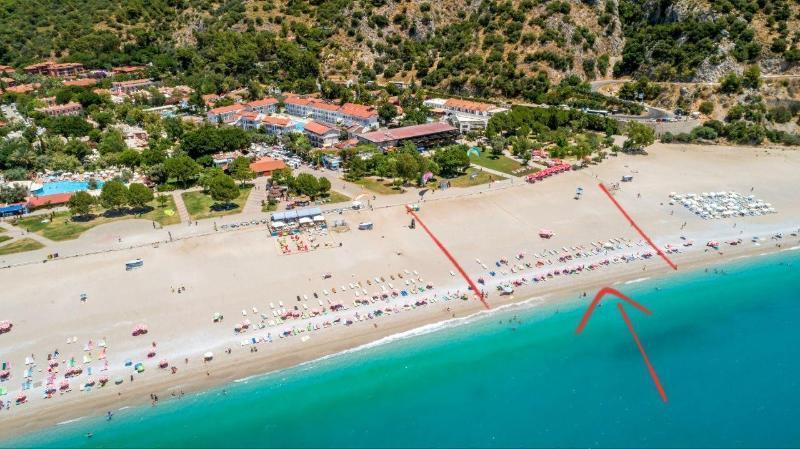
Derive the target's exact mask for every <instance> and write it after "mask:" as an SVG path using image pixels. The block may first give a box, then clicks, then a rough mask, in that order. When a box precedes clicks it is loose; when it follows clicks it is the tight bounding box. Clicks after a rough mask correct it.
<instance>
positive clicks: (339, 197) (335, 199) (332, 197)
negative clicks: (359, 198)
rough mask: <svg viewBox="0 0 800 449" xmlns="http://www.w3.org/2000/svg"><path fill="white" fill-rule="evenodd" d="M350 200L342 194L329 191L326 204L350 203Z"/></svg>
mask: <svg viewBox="0 0 800 449" xmlns="http://www.w3.org/2000/svg"><path fill="white" fill-rule="evenodd" d="M351 199H352V198H350V197H349V196H347V195H345V194H344V193H340V192H337V191H335V190H331V192H330V194H329V195H328V203H330V204H335V203H346V202H348V201H350V200H351Z"/></svg>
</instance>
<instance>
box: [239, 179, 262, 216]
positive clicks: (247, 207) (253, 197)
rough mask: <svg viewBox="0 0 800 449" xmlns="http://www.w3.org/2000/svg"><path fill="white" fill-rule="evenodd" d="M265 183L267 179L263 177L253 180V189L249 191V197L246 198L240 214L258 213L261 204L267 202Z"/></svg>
mask: <svg viewBox="0 0 800 449" xmlns="http://www.w3.org/2000/svg"><path fill="white" fill-rule="evenodd" d="M267 181H269V178H268V177H266V176H264V177H260V178H256V179H254V180H253V184H254V185H255V187H254V188H253V189H252V190H250V196H248V197H247V202H245V203H244V207H243V208H242V213H244V214H250V213H260V212H261V207H262V206H261V202H262V201H267Z"/></svg>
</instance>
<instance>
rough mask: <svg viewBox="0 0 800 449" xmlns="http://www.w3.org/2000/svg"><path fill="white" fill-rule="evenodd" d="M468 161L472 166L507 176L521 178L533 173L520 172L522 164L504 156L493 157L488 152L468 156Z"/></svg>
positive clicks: (529, 171) (530, 170) (525, 170)
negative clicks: (478, 166)
mask: <svg viewBox="0 0 800 449" xmlns="http://www.w3.org/2000/svg"><path fill="white" fill-rule="evenodd" d="M469 161H470V162H472V163H473V164H476V165H480V166H483V167H486V168H488V169H491V170H496V171H499V172H502V173H505V174H507V175H514V176H523V175H526V174H528V173H531V172H533V171H534V170H533V169H530V168H527V169H524V170H520V169H522V168H523V166H522V164H520V163H519V162H517V161H515V160H514V159H511V158H509V157H506V156H493V155H492V154H491V153H489V152H488V151H487V152H484V153H481V154H480V155H479V156H475V155H472V156H470V157H469ZM517 170H519V171H517Z"/></svg>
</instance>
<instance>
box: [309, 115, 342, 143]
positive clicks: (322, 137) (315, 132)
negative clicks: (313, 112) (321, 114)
mask: <svg viewBox="0 0 800 449" xmlns="http://www.w3.org/2000/svg"><path fill="white" fill-rule="evenodd" d="M303 133H304V134H305V135H306V136H307V137H308V140H309V141H311V144H312V145H314V146H315V147H330V146H333V145H334V144H336V142H338V141H339V131H338V130H336V129H334V128H330V127H327V126H325V125H323V124H321V123H317V122H314V121H310V122H308V123H306V124H305V126H304V127H303Z"/></svg>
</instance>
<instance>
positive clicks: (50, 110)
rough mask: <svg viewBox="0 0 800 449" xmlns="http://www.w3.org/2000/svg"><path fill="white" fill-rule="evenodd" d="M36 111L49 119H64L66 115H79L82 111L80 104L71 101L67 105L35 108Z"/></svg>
mask: <svg viewBox="0 0 800 449" xmlns="http://www.w3.org/2000/svg"><path fill="white" fill-rule="evenodd" d="M36 110H37V111H39V112H41V113H42V114H45V115H47V116H49V117H64V116H68V115H79V114H80V113H81V112H82V111H83V106H81V104H80V103H75V102H74V101H71V102H69V103H67V104H56V105H53V106H48V107H46V108H37V109H36Z"/></svg>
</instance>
